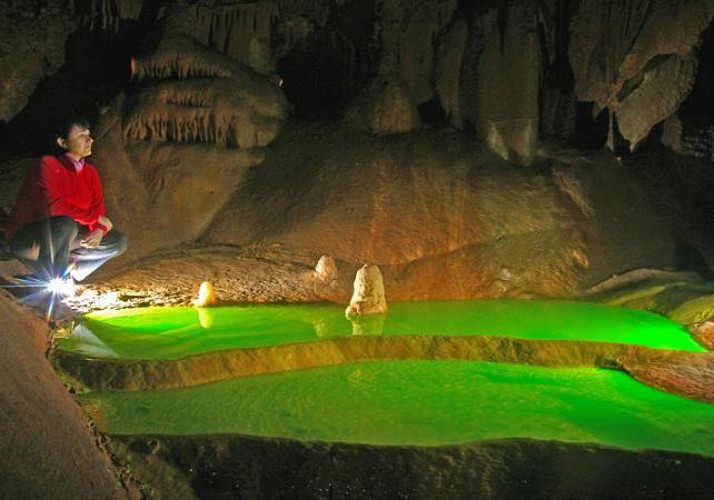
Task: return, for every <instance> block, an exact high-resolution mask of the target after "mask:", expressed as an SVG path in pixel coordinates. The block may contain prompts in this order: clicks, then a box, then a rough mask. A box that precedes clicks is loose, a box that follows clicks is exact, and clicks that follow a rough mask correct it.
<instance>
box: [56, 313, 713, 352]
mask: <svg viewBox="0 0 714 500" xmlns="http://www.w3.org/2000/svg"><path fill="white" fill-rule="evenodd" d="M351 335H496V336H506V337H516V338H521V339H531V340H546V339H548V340H582V341H599V342H618V343H625V344H638V345H643V346H648V347H654V348H665V349H679V350H686V351H702V350H703V348H702V347H700V346H699V345H698V344H696V343H695V342H694V341H693V340H692V339H691V338H690V336H689V335H688V333H687V332H685V331H684V330H683V329H682V327H681V326H680V325H678V324H677V323H674V322H672V321H669V320H668V319H666V318H664V317H662V316H658V315H655V314H652V313H648V312H644V311H636V310H631V309H624V308H619V307H612V306H606V305H601V304H593V303H586V302H568V301H545V300H537V301H516V300H472V301H444V302H401V303H400V302H396V303H391V304H390V305H389V312H388V313H387V314H386V316H382V315H380V316H374V317H369V318H366V319H364V320H362V321H361V322H358V323H353V322H350V321H348V320H347V319H346V318H345V317H344V307H342V306H338V305H333V304H294V305H248V306H231V307H219V308H212V309H197V308H192V307H180V308H145V309H131V310H123V311H106V312H100V313H94V314H90V315H88V316H86V317H85V319H84V320H83V322H82V323H81V324H80V325H78V326H77V327H76V328H75V329H74V333H73V335H72V336H71V337H70V338H68V339H63V340H59V341H58V345H59V347H60V348H62V349H66V350H70V351H74V352H78V353H82V354H84V355H87V356H92V357H99V358H119V359H178V358H182V357H186V356H190V355H192V354H199V353H205V352H211V351H220V350H226V349H241V348H248V347H261V346H273V345H280V344H286V343H293V342H308V341H315V340H320V339H328V338H343V337H349V336H351Z"/></svg>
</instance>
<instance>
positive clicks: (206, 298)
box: [193, 281, 218, 307]
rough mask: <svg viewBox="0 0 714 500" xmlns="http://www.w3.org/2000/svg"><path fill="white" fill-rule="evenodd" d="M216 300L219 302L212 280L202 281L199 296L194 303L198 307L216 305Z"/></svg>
mask: <svg viewBox="0 0 714 500" xmlns="http://www.w3.org/2000/svg"><path fill="white" fill-rule="evenodd" d="M216 302H218V297H217V296H216V291H215V289H214V288H213V283H211V282H210V281H204V282H202V283H201V286H200V287H199V289H198V297H197V298H196V300H194V301H193V305H195V306H196V307H209V306H214V305H216Z"/></svg>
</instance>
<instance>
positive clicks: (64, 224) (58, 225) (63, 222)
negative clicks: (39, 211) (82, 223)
mask: <svg viewBox="0 0 714 500" xmlns="http://www.w3.org/2000/svg"><path fill="white" fill-rule="evenodd" d="M50 225H51V227H52V232H53V233H54V234H56V235H62V236H66V237H67V238H68V239H69V240H70V241H71V240H73V239H74V238H76V237H77V235H78V234H79V226H78V225H77V221H75V220H74V219H73V218H72V217H67V216H65V215H59V216H56V217H52V219H51V220H50Z"/></svg>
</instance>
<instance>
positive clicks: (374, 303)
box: [345, 264, 387, 318]
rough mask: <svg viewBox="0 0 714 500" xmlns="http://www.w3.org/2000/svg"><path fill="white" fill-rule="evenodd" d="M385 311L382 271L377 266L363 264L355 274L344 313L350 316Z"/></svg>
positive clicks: (385, 301)
mask: <svg viewBox="0 0 714 500" xmlns="http://www.w3.org/2000/svg"><path fill="white" fill-rule="evenodd" d="M385 312H387V300H386V298H385V296H384V280H383V279H382V273H381V272H380V270H379V267H377V266H375V265H368V264H365V265H364V266H362V267H361V268H360V270H359V271H357V275H356V276H355V282H354V292H353V294H352V299H351V300H350V305H349V306H348V307H347V309H346V310H345V315H346V316H347V318H352V317H355V316H362V315H365V314H381V313H385Z"/></svg>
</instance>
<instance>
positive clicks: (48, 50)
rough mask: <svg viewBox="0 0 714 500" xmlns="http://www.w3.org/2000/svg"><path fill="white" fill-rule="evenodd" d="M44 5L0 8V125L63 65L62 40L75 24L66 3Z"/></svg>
mask: <svg viewBox="0 0 714 500" xmlns="http://www.w3.org/2000/svg"><path fill="white" fill-rule="evenodd" d="M44 3H45V5H44V7H43V8H38V9H32V8H28V7H27V6H25V5H20V3H19V2H10V3H9V4H8V3H6V2H2V4H1V5H0V60H2V65H0V122H3V121H10V120H11V119H12V118H13V117H14V116H15V115H17V114H18V113H19V112H20V111H21V110H22V108H23V107H24V106H25V105H26V104H27V102H28V99H29V97H30V95H32V93H33V92H34V90H35V87H36V86H37V85H38V84H39V83H40V82H41V81H42V80H43V79H44V78H46V77H47V76H49V75H51V74H52V73H54V72H55V71H57V70H58V69H59V68H60V67H61V66H62V65H63V64H64V62H65V54H64V47H65V41H66V40H67V37H68V36H69V34H70V33H71V32H72V31H74V30H75V29H76V28H77V22H76V21H75V20H72V19H71V18H70V16H69V12H68V11H67V8H66V2H63V1H60V0H49V1H46V2H44Z"/></svg>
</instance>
